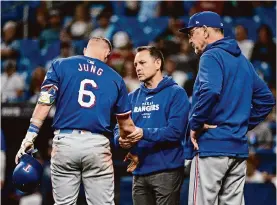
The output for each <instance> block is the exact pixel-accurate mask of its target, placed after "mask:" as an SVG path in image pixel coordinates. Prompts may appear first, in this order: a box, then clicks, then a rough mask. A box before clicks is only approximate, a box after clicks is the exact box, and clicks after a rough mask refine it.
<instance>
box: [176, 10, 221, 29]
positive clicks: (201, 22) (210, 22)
mask: <svg viewBox="0 0 277 205" xmlns="http://www.w3.org/2000/svg"><path fill="white" fill-rule="evenodd" d="M202 26H207V27H212V28H222V29H223V28H224V27H223V22H222V20H221V18H220V16H219V15H218V14H217V13H215V12H212V11H203V12H199V13H196V14H194V15H193V16H191V17H190V18H189V23H188V25H187V27H185V28H182V29H180V30H179V32H182V33H188V31H189V30H190V29H192V28H194V27H202Z"/></svg>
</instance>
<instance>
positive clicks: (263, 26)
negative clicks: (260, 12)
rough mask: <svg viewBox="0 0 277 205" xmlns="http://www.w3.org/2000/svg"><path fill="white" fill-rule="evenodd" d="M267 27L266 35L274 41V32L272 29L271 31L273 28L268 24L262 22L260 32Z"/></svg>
mask: <svg viewBox="0 0 277 205" xmlns="http://www.w3.org/2000/svg"><path fill="white" fill-rule="evenodd" d="M263 29H265V31H266V35H267V38H268V40H269V41H272V38H273V34H272V31H271V28H270V27H269V26H268V25H266V24H262V25H261V26H260V27H259V28H258V33H260V32H261V30H263Z"/></svg>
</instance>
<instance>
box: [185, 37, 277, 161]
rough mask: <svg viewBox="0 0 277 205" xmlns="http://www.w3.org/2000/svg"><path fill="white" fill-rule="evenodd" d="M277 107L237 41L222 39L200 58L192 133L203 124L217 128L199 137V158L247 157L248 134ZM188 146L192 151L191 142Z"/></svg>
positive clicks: (193, 106)
mask: <svg viewBox="0 0 277 205" xmlns="http://www.w3.org/2000/svg"><path fill="white" fill-rule="evenodd" d="M274 105H275V100H274V97H273V95H272V93H271V92H270V90H269V88H268V87H267V85H266V84H265V83H264V82H263V81H262V80H261V79H260V78H259V76H258V75H257V73H256V72H255V70H254V68H253V66H252V64H251V63H250V62H249V61H248V60H247V59H246V58H245V56H244V55H242V54H241V51H240V49H239V47H238V45H237V43H236V41H235V40H233V39H230V38H223V39H221V40H219V41H216V42H214V43H212V44H209V45H208V46H207V47H206V48H205V50H204V52H203V54H202V56H201V57H200V63H199V72H198V75H197V77H196V81H195V84H194V89H193V97H192V110H191V113H190V117H189V125H190V129H191V130H198V129H200V128H201V127H202V126H203V124H204V123H207V124H211V125H217V128H215V129H209V130H207V131H205V132H202V134H201V135H200V136H199V138H198V143H199V144H198V145H199V155H200V156H219V155H223V156H236V157H242V158H244V157H248V144H247V137H246V136H245V134H246V133H247V131H248V130H251V129H253V128H254V127H255V126H256V125H258V124H259V123H260V122H261V121H263V120H264V119H265V117H266V116H267V115H268V114H269V113H270V111H271V110H272V108H273V106H274ZM186 143H187V144H186V145H188V146H189V147H190V148H191V146H192V144H191V142H190V140H188V139H187V140H186ZM191 150H192V149H191ZM195 154H196V153H195V152H194V153H193V155H195ZM193 155H191V156H187V157H188V158H191V157H192V156H193Z"/></svg>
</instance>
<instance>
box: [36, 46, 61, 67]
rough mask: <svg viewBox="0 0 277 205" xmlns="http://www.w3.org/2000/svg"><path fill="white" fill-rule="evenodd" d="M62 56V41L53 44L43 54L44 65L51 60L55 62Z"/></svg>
mask: <svg viewBox="0 0 277 205" xmlns="http://www.w3.org/2000/svg"><path fill="white" fill-rule="evenodd" d="M59 55H60V41H56V42H54V43H52V44H51V45H50V46H48V47H47V49H46V50H45V51H44V52H42V53H41V56H42V60H43V62H42V63H43V64H42V65H45V63H47V62H48V61H50V60H53V59H54V58H56V57H57V56H59Z"/></svg>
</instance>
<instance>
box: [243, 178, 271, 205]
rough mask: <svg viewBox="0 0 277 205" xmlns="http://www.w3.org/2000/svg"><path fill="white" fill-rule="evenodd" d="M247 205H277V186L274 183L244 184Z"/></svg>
mask: <svg viewBox="0 0 277 205" xmlns="http://www.w3.org/2000/svg"><path fill="white" fill-rule="evenodd" d="M244 198H245V205H275V204H276V188H275V186H274V185H273V184H271V183H267V184H254V183H253V184H252V183H249V184H248V183H246V184H245V186H244Z"/></svg>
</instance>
